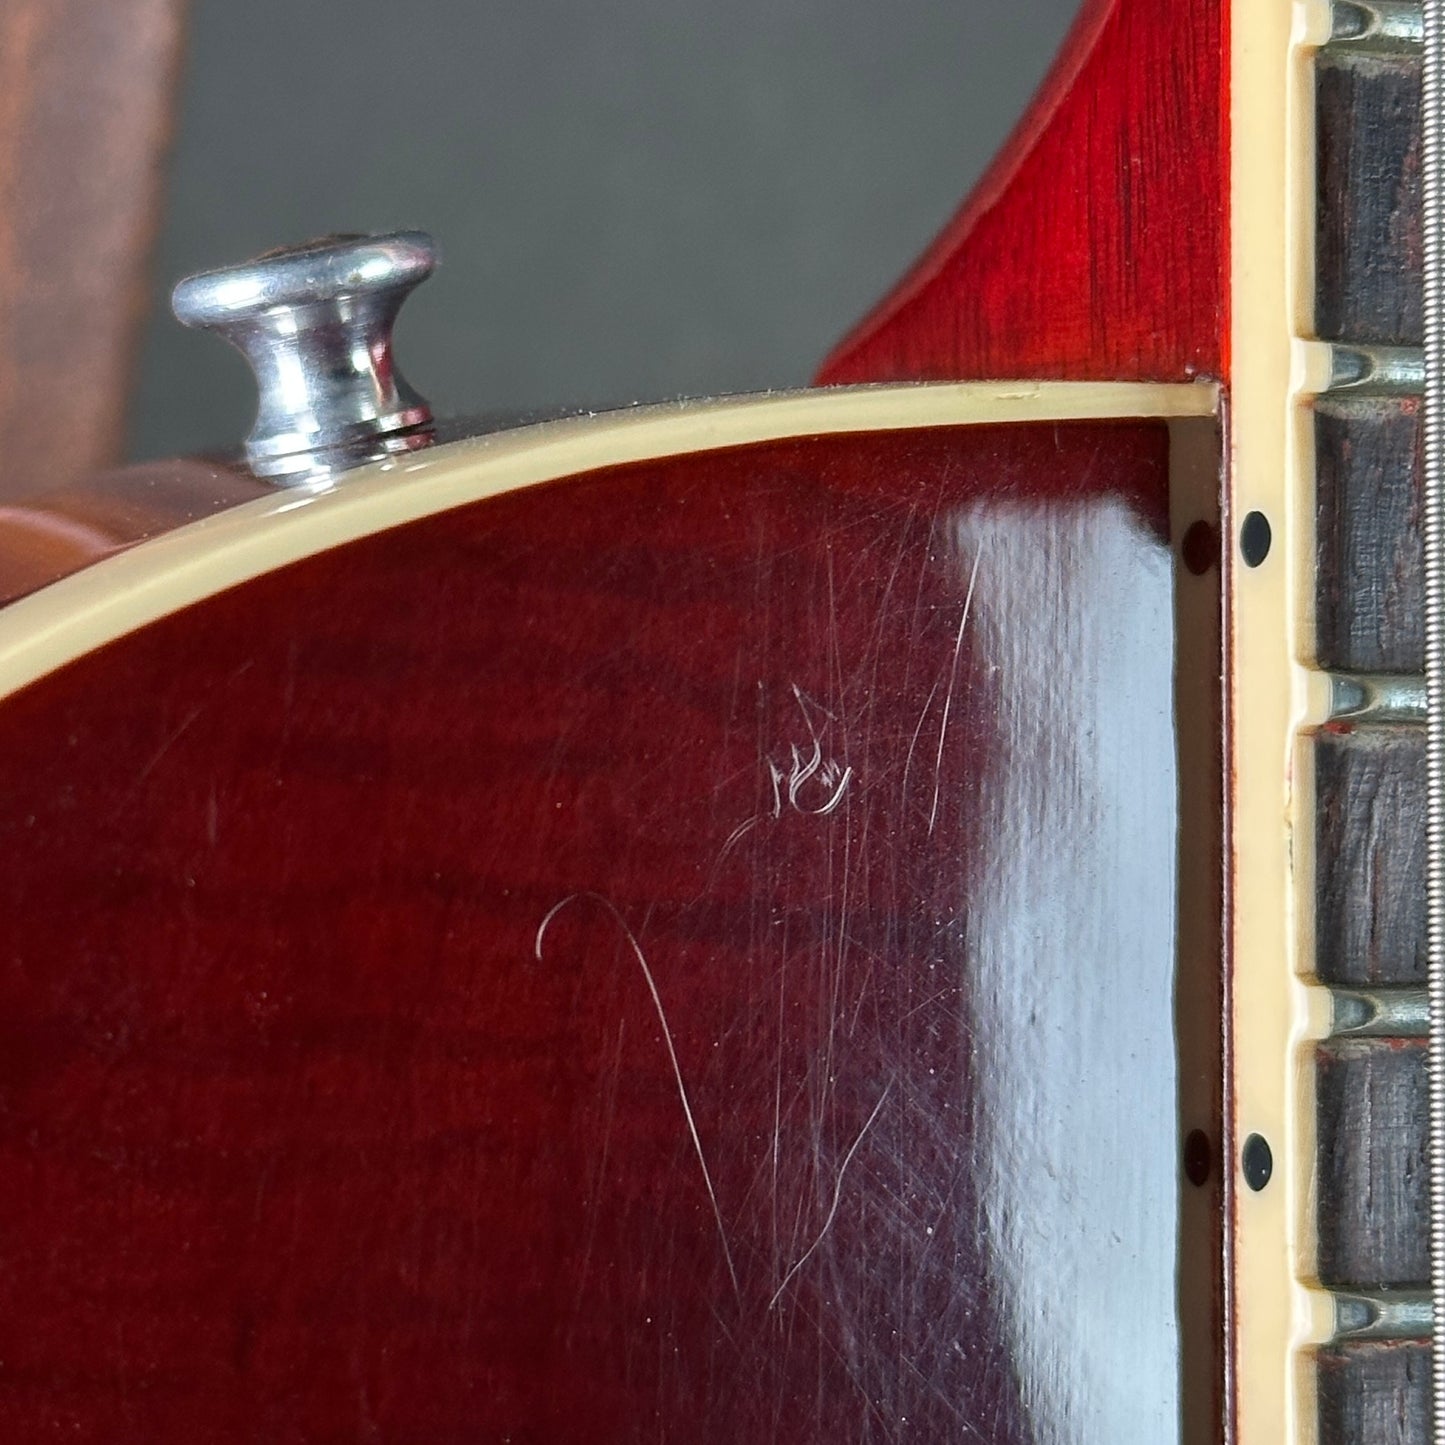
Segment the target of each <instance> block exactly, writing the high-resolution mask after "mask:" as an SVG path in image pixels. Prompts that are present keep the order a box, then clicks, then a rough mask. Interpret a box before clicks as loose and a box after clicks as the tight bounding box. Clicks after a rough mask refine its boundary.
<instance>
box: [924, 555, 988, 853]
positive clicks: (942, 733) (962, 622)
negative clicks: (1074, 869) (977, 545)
mask: <svg viewBox="0 0 1445 1445" xmlns="http://www.w3.org/2000/svg"><path fill="white" fill-rule="evenodd" d="M982 560H983V552H982V551H981V550H980V551H978V552H975V553H974V556H973V571H972V572H970V573H969V574H968V591H967V593H966V594H965V595H964V599H963V615H962V616H961V617H960V618H959V619H958V637H957V638H956V639H955V640H954V644H953V661H952V663H950V665H949V669H948V691H947V692H946V693H945V694H944V696H943V719H942V721H941V722H940V723H939V724H938V756H937V758H936V759H935V760H934V764H933V807H932V808H931V809H930V810H929V814H928V836H929V837H930V838H931V837H932V836H933V828H934V825H935V824H936V823H937V822H938V793H939V789H940V787H941V786H942V782H941V779H942V777H943V743H944V739H945V738H946V737H947V736H948V714H949V712H950V711H951V710H952V708H953V689H954V687H955V686H956V685H957V683H958V659H959V656H960V655H961V654H962V652H963V634H964V629H965V628H967V626H968V614H969V611H970V610H971V609H972V607H973V587H974V583H975V582H977V581H978V564H979V563H980V562H981V561H982Z"/></svg>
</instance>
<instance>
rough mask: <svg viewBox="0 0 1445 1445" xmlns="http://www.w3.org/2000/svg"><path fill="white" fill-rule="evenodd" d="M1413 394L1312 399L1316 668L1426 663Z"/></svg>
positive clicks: (1415, 667)
mask: <svg viewBox="0 0 1445 1445" xmlns="http://www.w3.org/2000/svg"><path fill="white" fill-rule="evenodd" d="M1420 443H1421V431H1420V400H1419V398H1417V397H1329V398H1325V399H1323V400H1321V401H1319V402H1317V403H1316V405H1315V454H1316V463H1315V465H1316V483H1315V545H1316V549H1317V559H1318V561H1317V566H1316V571H1315V576H1316V579H1317V586H1316V595H1315V650H1316V661H1317V662H1318V663H1319V665H1320V666H1321V667H1327V668H1339V669H1342V670H1344V671H1354V672H1401V673H1403V672H1414V673H1419V672H1423V671H1424V666H1425V580H1424V579H1425V573H1424V566H1425V564H1424V551H1423V543H1422V539H1421V532H1420V527H1421V520H1422V511H1421V509H1422V506H1423V500H1424V496H1423V491H1422V476H1423V473H1422V470H1421V453H1420Z"/></svg>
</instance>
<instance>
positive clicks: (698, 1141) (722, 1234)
mask: <svg viewBox="0 0 1445 1445" xmlns="http://www.w3.org/2000/svg"><path fill="white" fill-rule="evenodd" d="M584 898H586V899H590V900H591V901H592V902H594V903H596V904H598V905H599V906H600V907H602V908H605V909H606V910H607V912H608V913H610V914H611V915H612V917H613V918H614V919H616V921H617V926H618V927H619V928H620V929H621V930H622V935H623V937H624V938H626V940H627V943H628V946H629V947H630V948H631V949H632V954H633V957H634V958H636V960H637V966H638V967H639V968H640V969H641V970H642V977H643V978H644V979H645V980H646V981H647V991H648V993H650V994H651V995H652V1006H653V1008H654V1009H656V1010H657V1018H658V1022H659V1023H660V1024H661V1025H662V1041H663V1043H664V1044H665V1045H666V1046H667V1057H668V1059H669V1060H670V1061H671V1063H672V1075H673V1078H674V1079H676V1080H677V1096H678V1098H679V1099H680V1100H681V1101H682V1114H683V1118H684V1119H686V1120H687V1132H688V1134H689V1135H690V1136H691V1138H692V1147H693V1149H694V1150H695V1151H696V1153H697V1162H698V1165H699V1167H700V1168H701V1169H702V1180H703V1183H704V1184H705V1185H706V1186H707V1197H708V1200H709V1201H710V1202H711V1204H712V1213H713V1218H714V1219H715V1220H716V1221H717V1232H718V1238H719V1239H720V1240H721V1241H722V1251H723V1259H724V1260H725V1261H726V1263H727V1269H728V1278H729V1279H730V1280H732V1285H733V1293H734V1294H735V1295H737V1296H739V1298H741V1295H742V1290H741V1288H740V1287H739V1285H738V1272H737V1269H736V1267H735V1266H734V1264H733V1252H732V1246H731V1245H730V1244H729V1243H728V1232H727V1226H726V1225H725V1224H724V1223H723V1217H722V1208H721V1207H720V1206H719V1204H718V1198H717V1190H716V1189H715V1188H713V1182H712V1172H711V1171H710V1170H709V1169H708V1167H707V1155H706V1154H705V1153H704V1152H703V1147H702V1136H701V1135H700V1134H699V1133H698V1131H697V1119H696V1118H695V1117H694V1116H693V1112H692V1101H691V1100H690V1099H689V1098H688V1095H687V1085H686V1084H685V1083H684V1082H683V1078H682V1065H681V1064H680V1063H679V1062H678V1058H677V1047H676V1045H675V1044H674V1043H673V1038H672V1025H671V1024H669V1023H668V1021H667V1010H666V1009H664V1008H663V1006H662V995H661V994H660V993H659V992H658V990H657V980H656V979H655V978H653V976H652V970H651V968H649V967H648V964H647V958H646V956H645V955H644V954H643V952H642V945H641V944H639V943H638V941H637V936H636V935H635V934H634V933H633V931H632V930H631V929H630V928H629V927H628V926H627V920H626V919H625V918H623V916H622V914H621V912H620V911H619V910H618V908H617V905H616V904H615V903H613V902H612V900H611V899H610V898H604V897H603V896H602V894H600V893H591V892H584V893H569V894H568V895H567V897H566V898H564V899H562V900H561V902H560V903H555V904H553V905H552V907H551V908H549V909H548V910H547V916H546V917H545V918H543V920H542V921H541V923H540V924H538V925H537V938H536V942H535V943H534V944H533V952H534V953H535V954H536V956H537V961H538V962H539V963H540V962H541V961H542V943H543V940H544V939H545V938H546V936H547V929H548V928H549V927H551V924H552V920H553V919H554V918H556V917H557V915H558V914H559V913H561V912H562V911H563V909H565V908H567V907H569V906H570V905H571V904H573V903H578V902H580V901H581V900H582V899H584ZM879 1106H880V1107H881V1106H882V1101H881V1100H880V1101H879ZM874 1113H875V1114H876V1113H877V1110H875V1111H874ZM869 1122H870V1123H871V1122H872V1120H870V1121H869ZM853 1147H854V1149H856V1148H857V1147H858V1146H857V1145H856V1144H855V1145H854V1146H853ZM849 1157H850V1158H851V1157H852V1153H851V1151H850V1152H849ZM847 1162H848V1161H847V1160H846V1159H845V1160H844V1161H843V1164H844V1168H846V1167H847ZM840 1178H841V1174H840ZM836 1207H837V1204H836V1201H835V1202H834V1208H835V1209H836ZM810 1252H811V1251H810Z"/></svg>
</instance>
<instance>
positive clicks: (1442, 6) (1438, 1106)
mask: <svg viewBox="0 0 1445 1445" xmlns="http://www.w3.org/2000/svg"><path fill="white" fill-rule="evenodd" d="M1423 11H1424V91H1423V96H1422V115H1423V136H1422V141H1423V163H1422V167H1421V169H1422V179H1423V191H1424V252H1425V255H1424V263H1425V264H1424V274H1425V415H1424V491H1425V498H1424V513H1425V515H1424V543H1425V686H1426V734H1427V742H1426V755H1427V783H1426V852H1427V858H1426V888H1425V892H1426V909H1427V949H1428V1001H1429V1019H1430V1025H1429V1066H1428V1067H1429V1115H1430V1127H1429V1161H1430V1283H1431V1290H1432V1294H1433V1296H1434V1298H1436V1299H1445V0H1425V3H1424V7H1423ZM1442 1313H1445V1312H1437V1313H1436V1316H1435V1319H1436V1321H1437V1323H1436V1324H1435V1326H1434V1328H1433V1331H1432V1335H1431V1364H1432V1369H1431V1384H1430V1404H1431V1420H1430V1433H1431V1439H1432V1440H1433V1442H1434V1445H1445V1323H1441V1322H1439V1321H1441V1314H1442Z"/></svg>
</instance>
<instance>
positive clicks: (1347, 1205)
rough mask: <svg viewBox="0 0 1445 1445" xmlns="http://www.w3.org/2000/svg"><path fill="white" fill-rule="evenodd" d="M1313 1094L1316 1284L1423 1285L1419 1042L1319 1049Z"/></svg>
mask: <svg viewBox="0 0 1445 1445" xmlns="http://www.w3.org/2000/svg"><path fill="white" fill-rule="evenodd" d="M1315 1089H1316V1095H1317V1100H1318V1112H1317V1128H1318V1138H1319V1153H1318V1158H1319V1180H1318V1194H1317V1196H1316V1197H1317V1214H1316V1221H1317V1225H1318V1231H1319V1254H1318V1261H1317V1263H1318V1268H1319V1277H1320V1280H1321V1281H1322V1282H1323V1283H1324V1284H1327V1285H1334V1286H1354V1287H1357V1288H1361V1289H1400V1288H1408V1287H1411V1286H1414V1287H1416V1288H1419V1287H1422V1286H1425V1285H1427V1284H1428V1282H1429V1278H1430V1250H1429V1229H1428V1223H1429V1191H1428V1187H1427V1179H1426V1171H1425V1135H1426V1127H1425V1111H1426V1098H1425V1044H1424V1042H1423V1041H1422V1040H1419V1039H1413V1040H1408V1041H1406V1040H1397V1039H1388V1040H1372V1041H1369V1042H1341V1043H1331V1044H1324V1045H1321V1046H1320V1048H1319V1049H1318V1051H1317V1053H1316V1071H1315ZM1363 1438H1365V1439H1369V1438H1370V1437H1368V1436H1366V1437H1363Z"/></svg>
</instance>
